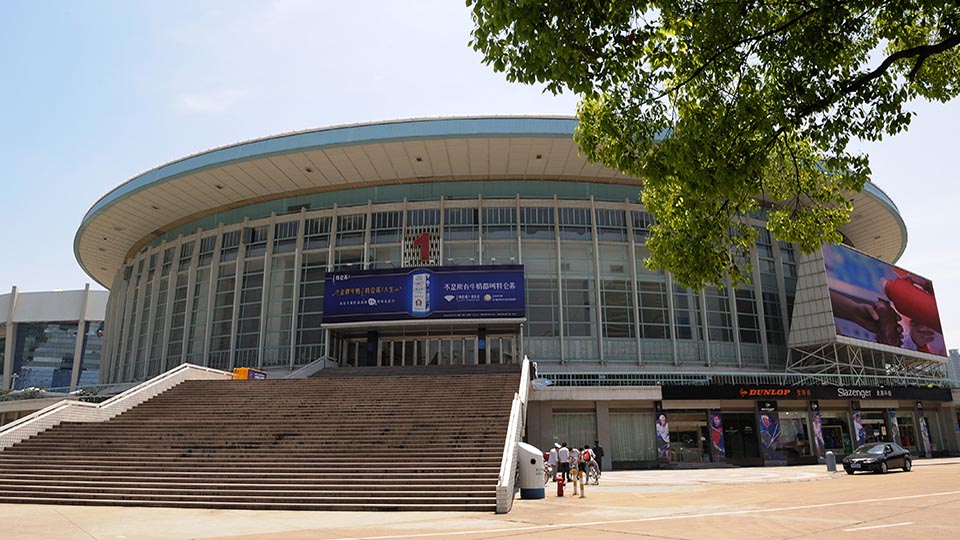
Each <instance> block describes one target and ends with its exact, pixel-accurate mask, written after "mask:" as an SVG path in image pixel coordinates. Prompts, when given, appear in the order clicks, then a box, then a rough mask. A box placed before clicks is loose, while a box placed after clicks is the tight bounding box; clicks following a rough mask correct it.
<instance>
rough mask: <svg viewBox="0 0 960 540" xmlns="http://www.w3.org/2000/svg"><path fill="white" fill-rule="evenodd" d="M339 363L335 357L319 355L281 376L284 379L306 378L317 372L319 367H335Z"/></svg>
mask: <svg viewBox="0 0 960 540" xmlns="http://www.w3.org/2000/svg"><path fill="white" fill-rule="evenodd" d="M339 365H340V363H339V362H337V360H336V359H335V358H331V357H329V356H321V357H320V358H317V359H316V360H314V361H313V362H310V363H309V364H307V365H305V366H303V367H300V368H297V369H295V370H293V371H291V372H290V373H287V374H286V375H284V376H283V378H284V379H306V378H307V377H309V376H311V375H313V374H315V373H317V372H318V371H320V370H321V369H325V368H328V367H337V366H339Z"/></svg>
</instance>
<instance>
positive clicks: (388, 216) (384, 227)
mask: <svg viewBox="0 0 960 540" xmlns="http://www.w3.org/2000/svg"><path fill="white" fill-rule="evenodd" d="M402 228H403V223H402V222H401V219H400V212H399V211H394V212H374V213H373V214H372V215H371V216H370V243H371V244H398V243H400V231H401V229H402Z"/></svg>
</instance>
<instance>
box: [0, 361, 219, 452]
mask: <svg viewBox="0 0 960 540" xmlns="http://www.w3.org/2000/svg"><path fill="white" fill-rule="evenodd" d="M232 377H233V375H232V374H231V373H227V372H226V371H220V370H218V369H212V368H206V367H202V366H195V365H193V364H180V365H179V366H177V367H175V368H173V369H171V370H169V371H167V372H166V373H161V374H160V375H157V376H156V377H154V378H152V379H150V380H148V381H144V382H142V383H140V384H138V385H137V386H134V387H133V388H131V389H129V390H127V391H125V392H122V393H120V394H117V395H115V396H113V397H112V398H110V399H108V400H106V401H104V402H102V403H86V402H82V401H75V400H64V401H60V402H58V403H54V404H53V405H50V406H49V407H46V408H44V409H40V410H39V411H37V412H35V413H33V414H30V415H27V416H24V417H23V418H20V419H18V420H15V421H13V422H11V423H9V424H6V425H4V426H3V427H0V450H3V449H4V448H7V447H9V446H12V445H14V444H16V443H18V442H20V441H23V440H25V439H28V438H30V437H32V436H34V435H36V434H38V433H40V432H42V431H45V430H47V429H50V428H52V427H53V426H55V425H57V424H59V423H61V422H103V421H105V420H109V419H111V418H113V417H114V416H117V415H119V414H120V413H122V412H124V411H127V410H129V409H132V408H133V407H136V406H137V405H139V404H141V403H143V402H144V401H147V400H148V399H150V398H152V397H154V396H156V395H158V394H160V393H162V392H166V391H167V390H169V389H171V388H173V387H174V386H176V385H178V384H180V383H181V382H183V381H186V380H191V379H230V378H232Z"/></svg>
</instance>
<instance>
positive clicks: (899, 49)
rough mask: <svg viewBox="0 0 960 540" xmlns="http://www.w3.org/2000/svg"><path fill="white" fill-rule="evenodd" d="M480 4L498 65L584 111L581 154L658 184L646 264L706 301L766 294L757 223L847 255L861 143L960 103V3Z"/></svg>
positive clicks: (861, 177)
mask: <svg viewBox="0 0 960 540" xmlns="http://www.w3.org/2000/svg"><path fill="white" fill-rule="evenodd" d="M467 5H468V6H471V7H472V10H473V20H474V23H475V28H474V30H473V32H472V39H471V43H470V44H471V46H472V47H474V48H475V49H476V50H478V51H479V52H481V53H482V54H483V55H484V62H485V63H487V64H490V65H492V66H493V68H494V69H495V70H496V71H500V72H505V73H506V76H507V79H508V80H510V81H514V82H521V83H527V84H534V83H541V84H545V85H546V90H547V91H550V92H553V93H558V92H561V91H564V90H570V91H573V92H575V93H577V94H579V95H580V96H581V100H580V103H579V105H578V110H577V115H578V117H579V126H578V128H577V131H576V134H575V139H576V141H577V143H578V144H579V146H580V148H581V150H582V151H583V152H584V153H585V155H586V156H587V157H588V159H590V160H591V161H596V162H601V163H603V164H605V165H607V166H609V167H613V168H615V169H618V170H620V171H622V172H624V173H626V174H630V175H634V176H637V177H640V178H642V179H643V181H644V186H643V189H642V193H641V196H642V200H643V204H644V205H645V206H646V208H647V210H648V211H649V212H650V213H651V214H652V215H653V216H654V218H655V219H656V221H657V225H656V226H654V227H653V228H652V229H651V236H650V238H649V239H648V241H647V246H648V247H649V248H650V251H651V256H650V258H649V259H648V260H647V264H648V265H649V266H651V267H652V268H655V269H665V270H669V271H670V272H672V273H673V275H674V278H675V279H676V281H677V282H679V283H680V284H682V285H685V286H688V287H691V288H695V289H699V288H702V287H703V286H705V285H709V284H715V285H723V284H724V283H731V284H737V283H740V282H743V281H745V280H749V275H750V265H749V264H748V262H747V261H749V257H748V254H749V252H750V249H751V248H752V246H753V245H754V241H755V238H756V235H757V232H756V230H755V229H754V228H753V227H752V226H751V225H750V224H749V223H748V217H749V216H756V215H758V214H765V215H766V223H767V225H766V226H767V228H768V229H769V230H770V231H771V232H772V233H773V234H774V236H775V237H776V238H778V239H779V240H784V241H788V242H795V243H797V244H798V245H799V247H800V249H801V250H802V251H803V252H806V253H811V252H814V251H816V250H817V249H819V248H820V247H821V246H822V245H823V243H825V242H832V243H838V242H839V241H840V240H841V236H840V233H839V229H840V228H841V227H842V226H843V225H844V224H846V223H847V222H848V221H849V219H850V212H851V210H852V205H851V203H850V201H849V200H848V197H849V195H850V194H851V193H853V192H858V191H860V190H861V189H863V185H864V182H865V181H867V179H868V178H869V175H870V168H869V162H868V159H867V157H866V156H864V155H854V154H853V153H851V152H849V151H848V150H847V147H848V143H849V142H850V141H851V140H855V139H860V140H866V141H876V140H880V139H881V138H882V137H883V136H885V135H894V134H896V133H899V132H901V131H904V130H906V129H907V127H908V125H909V123H910V118H911V115H912V113H910V112H909V111H908V110H906V108H905V106H906V105H908V103H909V102H910V101H911V100H913V99H915V98H926V99H931V100H938V101H948V100H950V99H952V98H954V97H955V96H956V95H957V93H958V91H960V55H958V45H960V8H958V6H957V4H956V3H955V2H948V1H919V0H886V1H877V2H872V1H827V0H810V1H805V0H794V1H779V2H761V1H752V2H733V1H729V2H724V1H692V0H690V1H682V0H678V1H667V0H651V1H642V0H633V1H631V0H513V1H510V0H467Z"/></svg>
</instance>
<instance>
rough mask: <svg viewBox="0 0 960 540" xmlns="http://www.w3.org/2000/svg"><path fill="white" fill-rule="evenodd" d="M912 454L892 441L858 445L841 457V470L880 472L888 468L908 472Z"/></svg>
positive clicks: (882, 472) (910, 466)
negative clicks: (851, 451)
mask: <svg viewBox="0 0 960 540" xmlns="http://www.w3.org/2000/svg"><path fill="white" fill-rule="evenodd" d="M912 468H913V456H911V455H910V451H909V450H907V449H906V448H903V447H902V446H900V445H898V444H896V443H892V442H877V443H867V444H863V445H860V447H859V448H857V449H856V450H854V451H853V453H852V454H849V455H847V456H846V457H844V458H843V470H845V471H847V474H853V473H855V472H857V471H873V472H878V473H880V474H884V473H886V472H887V471H888V470H890V469H903V470H904V472H910V469H912Z"/></svg>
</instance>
